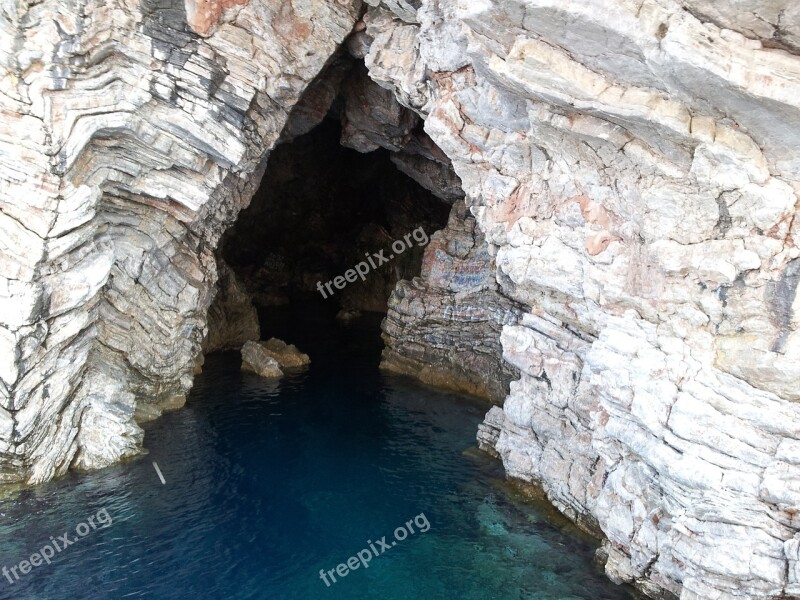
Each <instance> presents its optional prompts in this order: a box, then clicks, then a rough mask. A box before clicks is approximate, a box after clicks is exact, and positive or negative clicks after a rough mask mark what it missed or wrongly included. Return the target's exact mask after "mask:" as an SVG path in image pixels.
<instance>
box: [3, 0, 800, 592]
mask: <svg viewBox="0 0 800 600" xmlns="http://www.w3.org/2000/svg"><path fill="white" fill-rule="evenodd" d="M366 4H367V5H369V6H368V8H367V12H366V15H365V16H363V19H362V8H363V7H362V6H361V3H360V2H357V1H356V0H353V1H347V0H336V1H330V2H285V1H282V0H280V1H279V0H250V1H249V2H246V1H242V2H240V1H238V0H234V1H230V2H206V3H203V5H202V6H200V5H199V4H198V5H197V6H196V5H195V2H194V0H185V2H182V1H180V0H167V1H165V2H158V3H156V2H153V0H142V1H141V2H134V3H127V2H120V1H118V0H107V1H105V2H99V1H98V0H83V1H82V2H77V3H76V2H66V1H65V0H43V1H42V2H37V3H32V2H17V3H13V2H12V3H6V4H5V5H4V7H3V10H2V11H0V34H1V35H0V192H2V194H1V195H0V233H1V235H0V246H2V250H0V478H2V480H3V481H9V482H11V481H26V482H30V483H36V482H40V481H44V480H47V479H49V478H51V477H54V476H56V475H59V474H61V473H64V472H65V471H66V470H67V469H68V468H69V467H70V466H76V467H81V468H97V467H101V466H104V465H107V464H110V463H112V462H114V461H117V460H119V459H121V458H123V457H125V456H129V455H131V454H134V453H136V452H138V451H139V449H140V447H141V429H140V428H139V427H138V425H137V420H141V419H144V418H150V417H152V416H154V415H156V414H158V413H159V412H160V411H161V410H163V409H166V408H171V407H175V406H179V405H180V404H181V403H182V401H183V398H184V396H185V394H186V392H187V391H188V389H189V388H190V386H191V381H192V371H193V366H194V364H195V361H196V359H197V356H198V354H199V353H200V348H201V343H202V340H203V339H204V337H205V335H206V327H207V325H206V323H207V321H206V319H207V311H208V307H209V306H210V304H211V301H212V297H213V290H214V286H215V282H216V279H217V268H216V264H215V260H214V249H215V247H216V245H217V242H218V241H219V238H220V236H221V234H222V232H223V231H224V230H225V229H226V228H227V227H228V226H229V225H230V224H231V223H232V222H233V221H234V220H235V218H236V215H237V214H238V212H239V210H240V209H241V208H242V207H244V206H246V205H247V203H248V202H249V199H250V197H251V195H252V193H253V191H254V190H255V188H256V186H257V185H258V183H259V180H260V178H261V173H263V169H264V166H265V161H266V158H267V155H268V153H269V150H270V149H271V148H272V147H273V146H274V145H275V143H276V142H277V141H278V140H279V138H280V136H281V135H282V132H283V129H284V125H285V124H286V122H287V119H288V116H289V113H290V111H291V110H292V108H293V107H294V106H295V105H296V104H297V103H298V101H299V99H300V97H301V94H302V93H303V92H304V90H305V89H306V88H307V87H308V86H309V84H310V83H311V82H312V81H313V80H314V79H315V77H316V76H317V74H318V73H319V72H320V71H321V70H322V68H323V67H324V66H325V64H326V62H327V61H328V60H329V58H330V57H331V56H333V55H334V53H335V52H336V50H337V48H339V47H340V46H341V44H342V43H343V42H344V41H345V39H346V38H347V36H348V35H350V34H351V32H353V33H352V36H351V37H350V38H348V39H347V47H348V48H349V50H350V51H351V52H352V53H354V54H355V55H357V56H363V58H364V61H365V64H366V66H367V69H368V72H369V76H370V77H371V78H372V79H373V80H374V81H375V82H377V83H378V84H379V85H381V86H382V87H383V88H384V89H386V90H389V91H391V92H393V94H394V95H395V97H396V98H397V100H398V101H399V102H400V104H402V105H403V106H405V107H406V108H408V109H410V110H412V111H414V112H415V113H417V115H419V116H420V117H421V118H423V119H424V129H425V131H426V133H427V134H428V136H430V138H431V139H432V140H433V142H435V144H436V145H438V147H439V148H440V149H441V151H443V152H444V154H445V155H446V158H447V159H449V161H444V162H442V163H441V164H446V165H447V166H446V169H447V171H446V173H449V169H450V165H452V169H454V171H455V173H456V174H457V175H458V177H459V178H460V180H461V187H462V189H463V192H464V194H465V196H466V206H468V207H469V210H470V212H471V214H472V215H473V216H474V219H475V224H476V227H477V229H476V231H477V232H479V236H478V235H476V236H475V239H478V238H479V237H480V239H481V240H482V241H481V243H482V244H485V251H486V256H487V257H491V260H490V261H489V260H486V261H485V263H486V264H487V265H490V264H491V265H493V266H491V267H489V266H487V268H489V269H492V272H491V274H490V275H491V276H492V277H493V278H494V283H493V284H492V285H496V288H495V290H496V293H497V294H498V296H497V298H500V297H503V298H504V299H505V300H504V301H506V302H508V303H510V304H509V305H512V304H511V303H513V307H514V309H515V311H519V314H518V315H517V314H516V313H515V317H514V319H513V321H512V322H502V321H501V322H500V323H499V326H497V328H496V330H493V331H494V332H493V333H491V334H487V335H489V338H490V339H494V340H495V350H494V351H493V352H495V354H499V353H500V352H502V357H503V360H504V361H506V363H507V364H506V365H505V366H501V365H499V364H498V366H497V369H498V372H500V370H503V371H504V372H507V373H512V374H513V377H514V378H516V381H514V382H512V383H511V385H510V393H509V395H508V397H507V398H506V400H505V402H504V405H503V407H502V408H500V407H495V408H493V409H492V410H491V411H490V413H489V415H488V416H487V420H486V423H485V425H484V427H482V429H481V444H482V445H483V446H484V447H486V448H489V449H491V450H492V451H493V452H495V453H497V455H498V456H500V457H501V458H502V460H503V463H504V465H505V467H506V470H507V472H508V473H509V475H511V476H513V477H516V478H520V479H523V480H528V481H536V482H538V483H539V484H541V486H542V487H543V488H544V490H545V491H546V493H547V494H548V497H549V498H550V499H551V501H552V502H553V503H554V504H555V505H556V506H557V507H559V508H560V509H561V510H562V511H563V512H564V513H565V514H566V515H567V516H569V517H571V518H572V519H574V520H575V521H577V522H579V523H581V524H582V525H583V526H584V527H586V528H588V529H592V530H594V531H596V532H598V533H601V534H602V535H603V536H604V538H605V539H606V543H605V550H606V553H607V555H608V561H607V565H606V569H607V572H608V574H609V575H610V576H611V577H612V578H613V579H614V580H616V581H628V582H633V583H636V584H637V585H638V586H639V587H641V588H642V589H643V590H644V591H645V592H647V593H648V594H650V595H653V596H659V595H661V596H664V595H666V596H669V595H674V596H678V597H680V598H682V599H695V598H714V599H727V598H740V599H745V598H778V597H792V596H797V595H800V534H798V531H799V530H800V528H799V527H798V525H800V523H799V522H798V518H797V514H798V507H799V505H800V485H798V481H800V476H799V475H800V405H799V404H798V401H799V400H800V333H798V320H799V319H800V317H798V308H800V301H798V299H797V298H798V296H797V293H796V292H797V286H798V282H800V262H798V259H800V250H798V248H797V247H796V245H795V243H794V240H795V239H797V237H798V233H800V231H798V228H800V224H798V221H797V219H796V218H795V216H796V214H797V195H798V192H800V175H798V173H800V55H799V53H800V50H798V49H799V48H800V26H799V25H798V24H799V23H800V15H799V14H798V10H799V9H798V8H797V4H796V3H795V2H790V1H789V0H767V1H764V2H755V1H748V0H744V1H739V0H737V1H733V0H723V1H720V2H710V1H706V0H681V1H679V0H636V1H632V0H603V1H600V0H580V1H578V0H561V1H559V2H555V1H552V0H550V1H548V0H511V1H504V2H500V1H499V0H469V1H466V0H413V1H406V0H391V1H390V0H384V1H379V0H369V1H368V2H367V3H366ZM354 25H355V28H354ZM362 133H363V132H362ZM367 133H369V134H370V135H366V137H364V136H360V137H359V136H357V135H351V137H350V139H351V140H353V142H354V143H358V144H364V143H369V144H373V143H374V142H375V140H374V139H373V138H372V137H371V134H372V133H375V132H374V131H370V132H367ZM290 135H291V134H290ZM414 160H416V159H409V158H408V157H398V159H397V163H398V164H399V165H400V166H401V168H405V169H408V170H410V171H413V172H414V173H416V174H417V177H419V179H420V180H421V181H425V182H435V181H437V180H439V178H440V174H439V173H438V172H430V173H428V172H427V171H426V170H425V169H421V168H419V167H418V166H415V164H414V162H413V161H414ZM426 168H427V169H429V167H426ZM442 172H443V173H445V171H442ZM446 181H452V179H451V178H450V177H449V175H446ZM431 185H434V187H435V184H431ZM440 191H441V193H442V196H443V197H447V198H452V199H454V200H455V199H456V198H458V197H459V195H460V194H458V193H456V191H455V190H440ZM456 201H457V202H460V200H456ZM465 218H466V216H465ZM450 256H451V257H453V256H456V255H452V254H451V255H450ZM439 259H440V263H438V264H448V261H449V260H450V259H448V258H447V257H446V256H444V255H440V257H439ZM423 280H424V278H423ZM415 285H416V284H400V287H399V288H398V290H397V292H396V296H395V298H396V299H397V300H396V308H397V310H398V311H406V314H412V313H411V312H410V311H411V310H412V309H411V307H410V304H409V306H408V307H404V306H403V304H402V298H409V297H411V296H410V294H414V293H417V292H418V287H415ZM440 299H441V301H442V304H441V308H442V311H444V310H446V308H445V305H446V304H447V303H448V302H450V299H448V298H447V297H445V296H440ZM500 301H501V300H499V299H498V302H500ZM451 305H453V306H456V305H455V304H451ZM423 306H424V303H423ZM428 306H432V305H430V304H428ZM414 310H416V309H414ZM420 310H422V312H423V313H424V312H425V311H424V310H423V309H422V308H421V309H420ZM414 314H416V313H414ZM390 318H391V317H390ZM389 323H391V321H389ZM500 325H501V326H502V330H500ZM492 327H494V326H492ZM498 332H500V342H499V345H497V344H496V339H497V338H496V337H494V338H492V337H491V336H496V335H497V334H498ZM387 334H388V335H397V336H402V335H403V333H402V331H397V332H394V333H393V332H392V330H391V329H389V330H388V331H387ZM433 345H434V346H435V344H433ZM489 347H491V344H489V345H487V348H489ZM421 351H422V350H421ZM496 360H497V362H498V363H499V360H500V358H499V357H496ZM515 370H518V372H519V375H518V376H517V375H516V371H515Z"/></svg>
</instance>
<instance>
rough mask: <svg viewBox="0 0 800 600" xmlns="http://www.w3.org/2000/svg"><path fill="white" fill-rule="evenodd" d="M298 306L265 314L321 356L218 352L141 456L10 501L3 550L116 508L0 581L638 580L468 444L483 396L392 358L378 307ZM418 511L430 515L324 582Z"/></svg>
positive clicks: (62, 592)
mask: <svg viewBox="0 0 800 600" xmlns="http://www.w3.org/2000/svg"><path fill="white" fill-rule="evenodd" d="M301 308H302V309H303V310H298V308H295V309H281V310H276V309H271V310H270V311H269V312H267V313H265V314H264V315H263V316H262V322H263V323H264V334H265V336H271V335H277V336H279V337H281V338H282V339H284V340H286V341H287V342H290V343H295V344H297V345H298V346H299V347H300V348H301V349H302V350H304V351H305V352H308V353H309V355H310V356H311V359H312V364H311V367H310V368H308V369H307V370H305V371H300V372H294V373H290V374H288V375H287V376H286V377H285V378H283V379H282V380H280V381H279V382H270V381H266V380H262V379H260V378H258V377H256V376H255V375H252V374H248V373H242V372H241V371H240V370H239V366H240V361H239V357H238V355H237V354H235V353H228V354H220V355H216V356H211V357H209V358H208V360H207V361H206V365H205V371H204V373H203V374H202V375H201V376H199V377H198V379H197V382H196V385H195V389H194V390H193V391H192V394H191V396H190V398H189V402H188V404H187V406H186V408H185V409H183V410H180V411H177V412H174V413H170V414H167V415H165V416H164V417H162V418H161V419H159V420H158V421H155V422H153V423H149V424H147V426H146V437H145V445H146V447H147V448H148V449H149V455H147V456H143V457H140V458H138V459H136V460H134V461H130V462H127V463H124V464H121V465H117V466H115V467H111V468H108V469H105V470H103V471H99V472H95V473H90V474H81V475H76V474H72V475H69V476H68V477H66V478H64V479H61V480H59V481H56V482H53V483H50V484H47V485H43V486H39V487H37V488H35V489H31V490H26V491H24V492H22V493H21V494H20V495H19V496H18V497H17V498H16V499H14V500H13V501H4V502H2V503H0V559H1V560H2V563H0V566H2V565H5V566H7V567H11V566H14V565H16V564H18V563H19V562H20V561H21V560H24V559H27V558H28V557H30V555H31V554H32V553H34V552H36V551H38V550H39V549H40V548H42V546H43V545H44V544H46V543H48V541H49V540H50V537H51V536H55V537H57V536H60V535H63V534H64V533H65V532H68V533H70V536H71V537H75V527H76V526H78V525H79V524H80V523H82V522H84V521H86V520H87V518H88V517H90V516H92V515H96V514H97V512H98V511H100V510H103V509H105V510H107V511H108V514H109V515H110V517H111V518H112V524H111V525H110V526H109V527H107V528H98V529H96V530H92V531H90V532H89V533H88V534H87V535H86V537H84V538H81V539H79V540H78V541H77V542H75V543H74V544H73V545H71V546H70V547H68V548H65V549H64V550H63V551H62V552H58V553H57V554H56V556H55V557H54V559H53V560H52V564H49V565H48V564H43V565H41V566H36V567H33V569H32V571H31V572H30V573H28V574H24V575H23V574H21V575H20V579H19V580H16V581H15V582H14V583H13V584H10V583H9V582H8V580H7V579H6V578H2V579H0V598H22V599H36V600H49V599H64V598H70V599H75V598H91V599H98V600H103V599H119V598H154V599H166V600H171V599H183V598H211V599H215V598H219V599H236V600H240V599H273V598H276V599H281V598H286V599H315V598H336V599H348V600H350V599H372V598H383V599H386V600H395V599H406V598H413V599H437V598H443V599H449V598H453V599H459V600H472V599H475V600H490V599H497V600H501V599H502V600H506V599H514V600H518V599H532V598H535V599H542V600H545V599H586V600H589V599H591V600H600V599H608V600H615V599H622V598H628V597H630V595H629V592H628V591H626V590H624V589H622V588H618V587H616V586H614V585H613V584H611V583H610V582H608V581H607V580H606V579H605V578H604V577H603V576H602V575H601V574H600V573H598V572H597V570H596V567H595V565H594V562H593V553H594V547H593V546H592V544H590V543H588V542H587V541H586V540H583V539H581V538H580V537H577V536H572V535H566V534H565V533H563V532H562V531H561V530H560V529H559V528H558V527H556V526H554V525H553V524H552V523H551V522H550V521H549V520H548V519H547V518H546V517H545V515H544V513H543V512H542V511H540V510H538V509H536V508H535V507H532V506H531V505H529V504H527V503H524V502H522V501H521V500H520V499H519V496H518V495H515V494H509V493H508V491H507V488H506V486H505V485H503V484H502V481H503V473H502V468H501V467H500V465H499V463H498V462H497V461H494V460H492V459H489V458H488V457H485V456H484V455H482V454H480V453H476V452H474V451H471V449H473V448H474V446H475V431H476V429H477V425H478V423H480V421H481V419H482V417H483V414H484V412H485V411H486V408H487V407H486V405H485V404H483V403H481V402H479V401H477V400H474V399H470V398H465V397H464V396H461V395H457V394H450V393H446V392H441V391H437V390H433V389H430V388H426V387H423V386H420V385H418V384H416V383H414V382H412V381H409V380H407V379H405V378H400V377H394V376H388V375H385V374H382V373H381V372H380V371H379V370H378V368H377V366H378V362H379V360H380V348H381V342H380V338H379V323H380V317H379V316H375V315H366V316H365V317H364V318H363V319H360V320H358V321H357V322H352V323H350V324H339V323H337V322H335V321H334V320H333V318H332V317H333V310H332V309H329V308H328V307H326V306H323V307H322V308H320V307H319V305H311V306H310V307H309V306H304V307H301ZM153 461H156V462H157V463H158V465H159V467H160V469H161V471H162V472H163V474H164V477H165V479H166V484H165V485H162V484H161V482H160V480H159V478H158V475H157V474H156V472H155V470H154V468H153V465H152V463H153ZM420 515H422V516H423V517H424V521H426V522H428V523H429V524H430V529H429V530H428V531H426V532H422V531H420V526H419V525H418V526H417V527H416V529H415V533H413V534H409V535H408V536H407V539H405V540H403V541H398V542H397V544H396V545H395V546H390V549H389V550H386V551H385V552H384V553H383V554H382V555H380V556H378V557H377V558H372V559H371V560H370V561H369V562H368V563H367V567H364V566H359V567H358V568H357V569H355V570H353V571H351V572H349V574H348V575H346V576H344V577H341V576H340V575H335V577H336V579H337V581H336V583H331V585H330V587H328V586H326V584H325V582H324V581H323V580H322V579H321V577H320V569H324V570H325V571H328V570H333V573H334V574H335V569H336V568H337V565H339V564H340V563H346V562H347V560H348V558H349V557H351V556H354V555H356V553H358V552H359V551H361V550H363V549H366V548H368V547H369V542H372V543H373V544H375V542H376V541H377V540H379V539H381V538H382V537H383V536H386V539H387V541H391V540H394V539H395V538H394V533H393V532H394V531H395V529H396V528H397V527H401V526H403V525H404V523H406V522H408V521H409V520H413V519H414V517H415V516H420ZM418 521H420V522H422V519H418ZM12 579H13V576H12ZM328 581H329V583H330V577H329V578H328Z"/></svg>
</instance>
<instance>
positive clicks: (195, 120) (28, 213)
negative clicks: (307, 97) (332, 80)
mask: <svg viewBox="0 0 800 600" xmlns="http://www.w3.org/2000/svg"><path fill="white" fill-rule="evenodd" d="M359 14H360V2H358V1H357V0H353V1H348V0H337V1H335V2H294V3H290V2H284V1H282V0H258V1H252V2H248V1H247V0H234V1H222V0H211V1H209V2H203V3H197V2H195V0H185V2H184V0H166V1H161V2H155V1H154V0H135V1H134V2H121V1H118V0H45V1H43V2H26V1H23V2H10V3H9V2H6V3H4V5H3V9H2V10H0V191H1V192H2V194H0V232H2V234H1V235H0V246H1V248H0V480H2V481H26V482H29V483H36V482H40V481H44V480H46V479H49V478H51V477H53V476H56V475H59V474H61V473H63V472H64V471H65V470H66V469H68V468H69V467H70V465H73V466H76V467H79V468H96V467H101V466H104V465H107V464H110V463H112V462H115V461H117V460H119V459H121V458H123V457H125V456H129V455H131V454H134V453H136V452H138V451H139V450H140V447H141V438H142V432H141V429H140V428H139V427H138V425H137V420H140V419H144V418H151V417H153V416H155V415H157V414H158V413H159V412H160V411H161V410H164V409H166V408H171V407H176V406H179V405H181V404H182V402H183V399H184V395H185V393H186V391H187V390H188V389H189V387H190V386H191V383H192V371H193V365H194V363H195V360H196V358H197V356H198V354H199V352H200V345H201V342H202V340H203V338H204V337H205V333H206V312H207V310H208V307H209V305H210V303H211V300H212V296H213V292H212V290H213V287H214V283H215V280H216V277H217V273H216V265H215V259H214V254H213V251H214V248H215V246H216V245H217V241H218V239H219V237H220V235H221V234H222V232H223V231H224V229H225V228H226V227H227V226H228V225H229V224H230V223H232V222H233V220H234V219H235V217H236V214H237V213H238V211H239V210H240V209H241V208H242V207H243V206H245V205H246V204H247V203H248V202H249V199H250V196H251V195H252V193H253V191H254V189H255V187H256V186H257V185H258V183H259V180H260V173H261V172H263V168H264V162H265V159H266V156H267V153H268V151H269V149H270V148H271V147H272V146H273V145H274V144H275V142H276V140H277V139H278V138H279V136H280V134H281V131H282V129H283V127H284V124H285V123H286V120H287V118H288V115H289V112H290V110H291V109H292V107H293V106H294V105H295V104H296V103H297V101H298V99H299V97H300V95H301V94H302V92H303V91H304V90H305V88H306V87H307V85H308V84H309V82H311V81H312V80H313V79H314V78H315V77H316V76H317V74H318V73H319V72H320V70H321V69H322V68H323V66H324V65H325V64H326V62H327V61H328V59H329V58H330V57H331V56H332V55H333V54H334V52H335V50H336V49H337V47H338V46H339V45H340V44H341V43H342V41H343V40H344V39H345V37H346V36H347V35H348V34H349V33H350V31H351V30H352V27H353V24H354V23H355V22H356V20H357V19H358V16H359Z"/></svg>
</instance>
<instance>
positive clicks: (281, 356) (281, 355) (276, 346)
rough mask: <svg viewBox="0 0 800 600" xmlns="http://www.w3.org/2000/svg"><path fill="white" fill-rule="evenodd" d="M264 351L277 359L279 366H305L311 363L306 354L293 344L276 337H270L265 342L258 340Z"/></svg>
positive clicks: (289, 367) (290, 367)
mask: <svg viewBox="0 0 800 600" xmlns="http://www.w3.org/2000/svg"><path fill="white" fill-rule="evenodd" d="M259 344H260V345H261V347H262V348H263V349H264V351H265V352H266V353H267V354H269V355H270V356H271V357H272V358H274V359H275V360H277V361H278V364H280V366H281V367H284V368H288V369H292V368H296V367H305V366H306V365H308V364H310V363H311V359H310V358H309V357H308V354H304V353H303V352H301V351H300V350H298V349H297V346H295V345H294V344H287V343H286V342H284V341H283V340H279V339H278V338H270V339H269V340H267V341H266V342H259Z"/></svg>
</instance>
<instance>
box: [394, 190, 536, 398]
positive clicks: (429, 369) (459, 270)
mask: <svg viewBox="0 0 800 600" xmlns="http://www.w3.org/2000/svg"><path fill="white" fill-rule="evenodd" d="M493 273H494V265H493V260H492V258H491V257H490V256H489V254H488V248H487V245H486V241H485V240H484V238H483V236H482V235H481V233H480V232H479V231H478V230H477V228H476V223H475V219H474V218H472V216H471V215H469V213H468V211H467V209H466V206H465V204H464V202H463V201H459V202H457V203H456V204H454V205H453V208H452V210H451V213H450V220H449V222H448V225H447V227H446V228H445V229H443V230H442V231H439V232H437V233H436V234H434V235H433V237H432V238H431V241H430V243H429V244H428V246H427V248H426V249H425V256H424V258H423V263H422V273H421V276H420V277H418V278H415V279H414V280H413V281H401V282H400V283H399V284H398V286H397V288H396V289H395V291H394V292H393V294H392V296H391V297H390V298H389V312H388V314H387V316H386V319H385V320H384V321H383V325H382V328H383V339H384V342H385V343H386V347H385V349H384V351H383V355H382V358H381V368H383V369H386V370H388V371H393V372H396V373H403V374H406V375H412V376H414V377H416V378H418V379H420V380H422V381H424V382H425V383H429V384H431V385H437V386H440V387H446V388H450V389H454V390H459V391H462V392H466V393H469V394H473V395H476V396H480V397H483V398H486V399H488V400H492V401H494V402H497V403H501V402H502V401H503V399H504V398H505V396H506V394H507V393H508V384H509V382H510V381H511V379H513V378H514V377H516V376H517V372H516V370H515V369H514V368H513V367H511V366H510V365H508V364H507V363H504V362H503V360H502V358H501V355H502V350H501V347H500V331H501V329H502V327H503V325H504V324H510V323H514V322H516V319H517V318H518V316H519V315H520V312H519V311H518V309H517V308H516V307H515V306H514V303H513V302H511V301H509V300H508V299H507V298H504V297H503V296H501V295H500V294H499V293H498V286H497V284H496V283H495V281H494V277H493Z"/></svg>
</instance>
